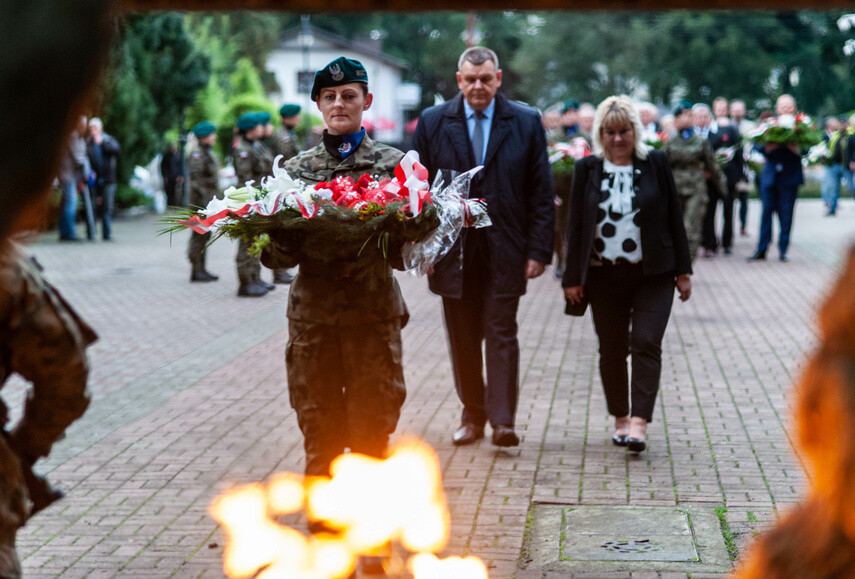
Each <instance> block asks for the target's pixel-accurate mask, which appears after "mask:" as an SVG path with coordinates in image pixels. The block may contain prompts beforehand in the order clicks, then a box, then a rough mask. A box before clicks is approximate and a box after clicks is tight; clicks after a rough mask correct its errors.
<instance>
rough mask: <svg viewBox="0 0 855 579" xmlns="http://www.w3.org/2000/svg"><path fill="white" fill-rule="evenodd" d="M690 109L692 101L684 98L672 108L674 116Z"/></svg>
mask: <svg viewBox="0 0 855 579" xmlns="http://www.w3.org/2000/svg"><path fill="white" fill-rule="evenodd" d="M690 110H692V103H690V102H689V101H688V100H686V99H683V100H681V101H680V103H679V104H678V105H677V106H676V107H675V108H674V116H675V117H676V116H677V115H679V114H680V113H682V112H683V111H690Z"/></svg>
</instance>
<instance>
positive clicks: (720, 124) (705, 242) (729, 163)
mask: <svg viewBox="0 0 855 579" xmlns="http://www.w3.org/2000/svg"><path fill="white" fill-rule="evenodd" d="M713 107H714V109H715V110H714V113H715V119H712V117H710V123H709V127H710V130H709V133H708V134H707V140H709V142H710V145H712V149H713V151H715V153H716V157H717V158H718V157H721V160H720V166H721V168H722V173H724V177H725V180H726V182H727V183H726V185H727V186H726V187H722V188H721V189H722V190H723V191H724V192H725V195H724V197H722V198H721V204H722V209H723V211H724V215H723V217H724V224H723V227H722V231H721V245H722V247H723V248H724V253H725V254H726V255H730V253H731V252H732V249H731V248H732V247H733V202H734V200H735V199H736V197H737V191H736V184H737V183H738V182H739V181H743V180H744V179H745V170H744V164H745V162H744V161H743V157H742V137H741V136H740V134H739V129H737V128H736V126H734V125H733V124H731V123H730V119H728V118H727V101H726V100H725V99H723V98H721V97H719V98H717V99H716V100H715V102H714V103H713ZM717 160H719V159H717ZM714 190H715V188H714V187H707V191H709V192H710V195H709V201H708V202H707V212H706V215H705V216H704V229H703V236H702V238H701V245H702V246H703V248H704V252H705V254H706V255H707V256H708V257H712V255H714V254H715V252H716V251H717V250H718V238H717V236H716V234H715V213H716V209H717V208H718V202H719V197H718V196H717V195H714V194H713V193H712V191H714Z"/></svg>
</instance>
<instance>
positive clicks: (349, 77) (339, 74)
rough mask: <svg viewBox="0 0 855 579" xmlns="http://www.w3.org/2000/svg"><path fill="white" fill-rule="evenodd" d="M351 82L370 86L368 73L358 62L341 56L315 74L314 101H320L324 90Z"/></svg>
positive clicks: (313, 85)
mask: <svg viewBox="0 0 855 579" xmlns="http://www.w3.org/2000/svg"><path fill="white" fill-rule="evenodd" d="M351 82H364V83H365V84H368V72H367V71H366V70H365V67H364V66H362V63H361V62H359V61H358V60H354V59H352V58H346V57H344V56H339V57H338V58H336V59H335V60H334V61H332V62H331V63H329V64H328V65H326V66H325V67H323V68H322V69H321V70H319V71H317V72H316V73H315V82H314V83H313V84H312V100H313V101H316V100H318V95H319V94H320V93H321V89H322V88H329V87H332V86H341V85H343V84H348V83H351Z"/></svg>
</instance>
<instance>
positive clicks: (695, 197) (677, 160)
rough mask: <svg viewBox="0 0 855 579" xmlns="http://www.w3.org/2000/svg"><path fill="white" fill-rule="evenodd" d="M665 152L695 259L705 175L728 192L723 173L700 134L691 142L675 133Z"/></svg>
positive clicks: (701, 217) (692, 136) (704, 204)
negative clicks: (708, 175) (705, 173)
mask: <svg viewBox="0 0 855 579" xmlns="http://www.w3.org/2000/svg"><path fill="white" fill-rule="evenodd" d="M662 150H663V151H665V154H666V155H668V161H669V162H670V163H671V171H672V172H673V173H674V183H675V184H676V185H677V193H679V195H680V209H681V210H682V212H683V224H684V226H685V228H686V237H688V239H689V253H690V255H691V256H692V259H693V260H694V259H695V256H696V255H697V253H698V247H699V246H700V244H701V233H702V231H703V225H704V215H705V213H706V207H707V199H708V197H707V178H706V176H705V175H704V172H707V173H709V174H710V180H709V182H710V183H711V184H712V185H713V186H715V187H717V188H718V190H719V192H721V191H726V189H725V185H724V174H722V172H721V169H719V167H718V163H716V160H715V156H714V154H713V150H712V146H711V145H710V142H709V141H708V140H707V139H706V138H704V137H703V136H702V135H699V134H697V133H692V135H691V136H690V137H689V138H688V139H685V138H683V136H682V135H680V134H679V133H675V134H673V135H671V138H670V139H668V140H667V141H665V145H664V146H663V148H662Z"/></svg>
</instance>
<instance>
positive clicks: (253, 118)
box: [234, 113, 276, 297]
mask: <svg viewBox="0 0 855 579" xmlns="http://www.w3.org/2000/svg"><path fill="white" fill-rule="evenodd" d="M236 127H237V129H238V132H239V134H240V140H239V141H238V144H237V146H236V147H235V151H234V165H235V175H237V181H238V187H243V185H244V184H245V183H246V182H247V181H254V182H255V183H254V185H255V186H256V187H260V186H261V179H262V178H263V177H266V176H268V175H270V172H271V169H270V167H271V163H270V160H269V159H265V157H264V151H265V150H267V147H265V146H264V145H263V144H262V145H261V146H258V145H257V141H258V140H259V139H261V138H262V137H263V135H264V126H263V125H262V124H261V119H260V118H259V116H258V113H246V114H244V115H242V116H241V117H240V118H239V119H238V121H237V124H236ZM268 155H269V151H268ZM249 245H250V244H249V243H248V242H247V241H244V240H240V242H238V251H237V255H236V256H235V261H236V262H237V272H238V280H239V285H238V291H237V295H238V296H240V297H261V296H263V295H265V294H267V292H268V291H269V290H270V289H272V288H273V287H276V286H272V285H270V286H269V285H268V284H266V283H264V282H263V281H261V276H260V273H261V262H260V261H259V258H258V257H255V256H253V255H250V253H249Z"/></svg>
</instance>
